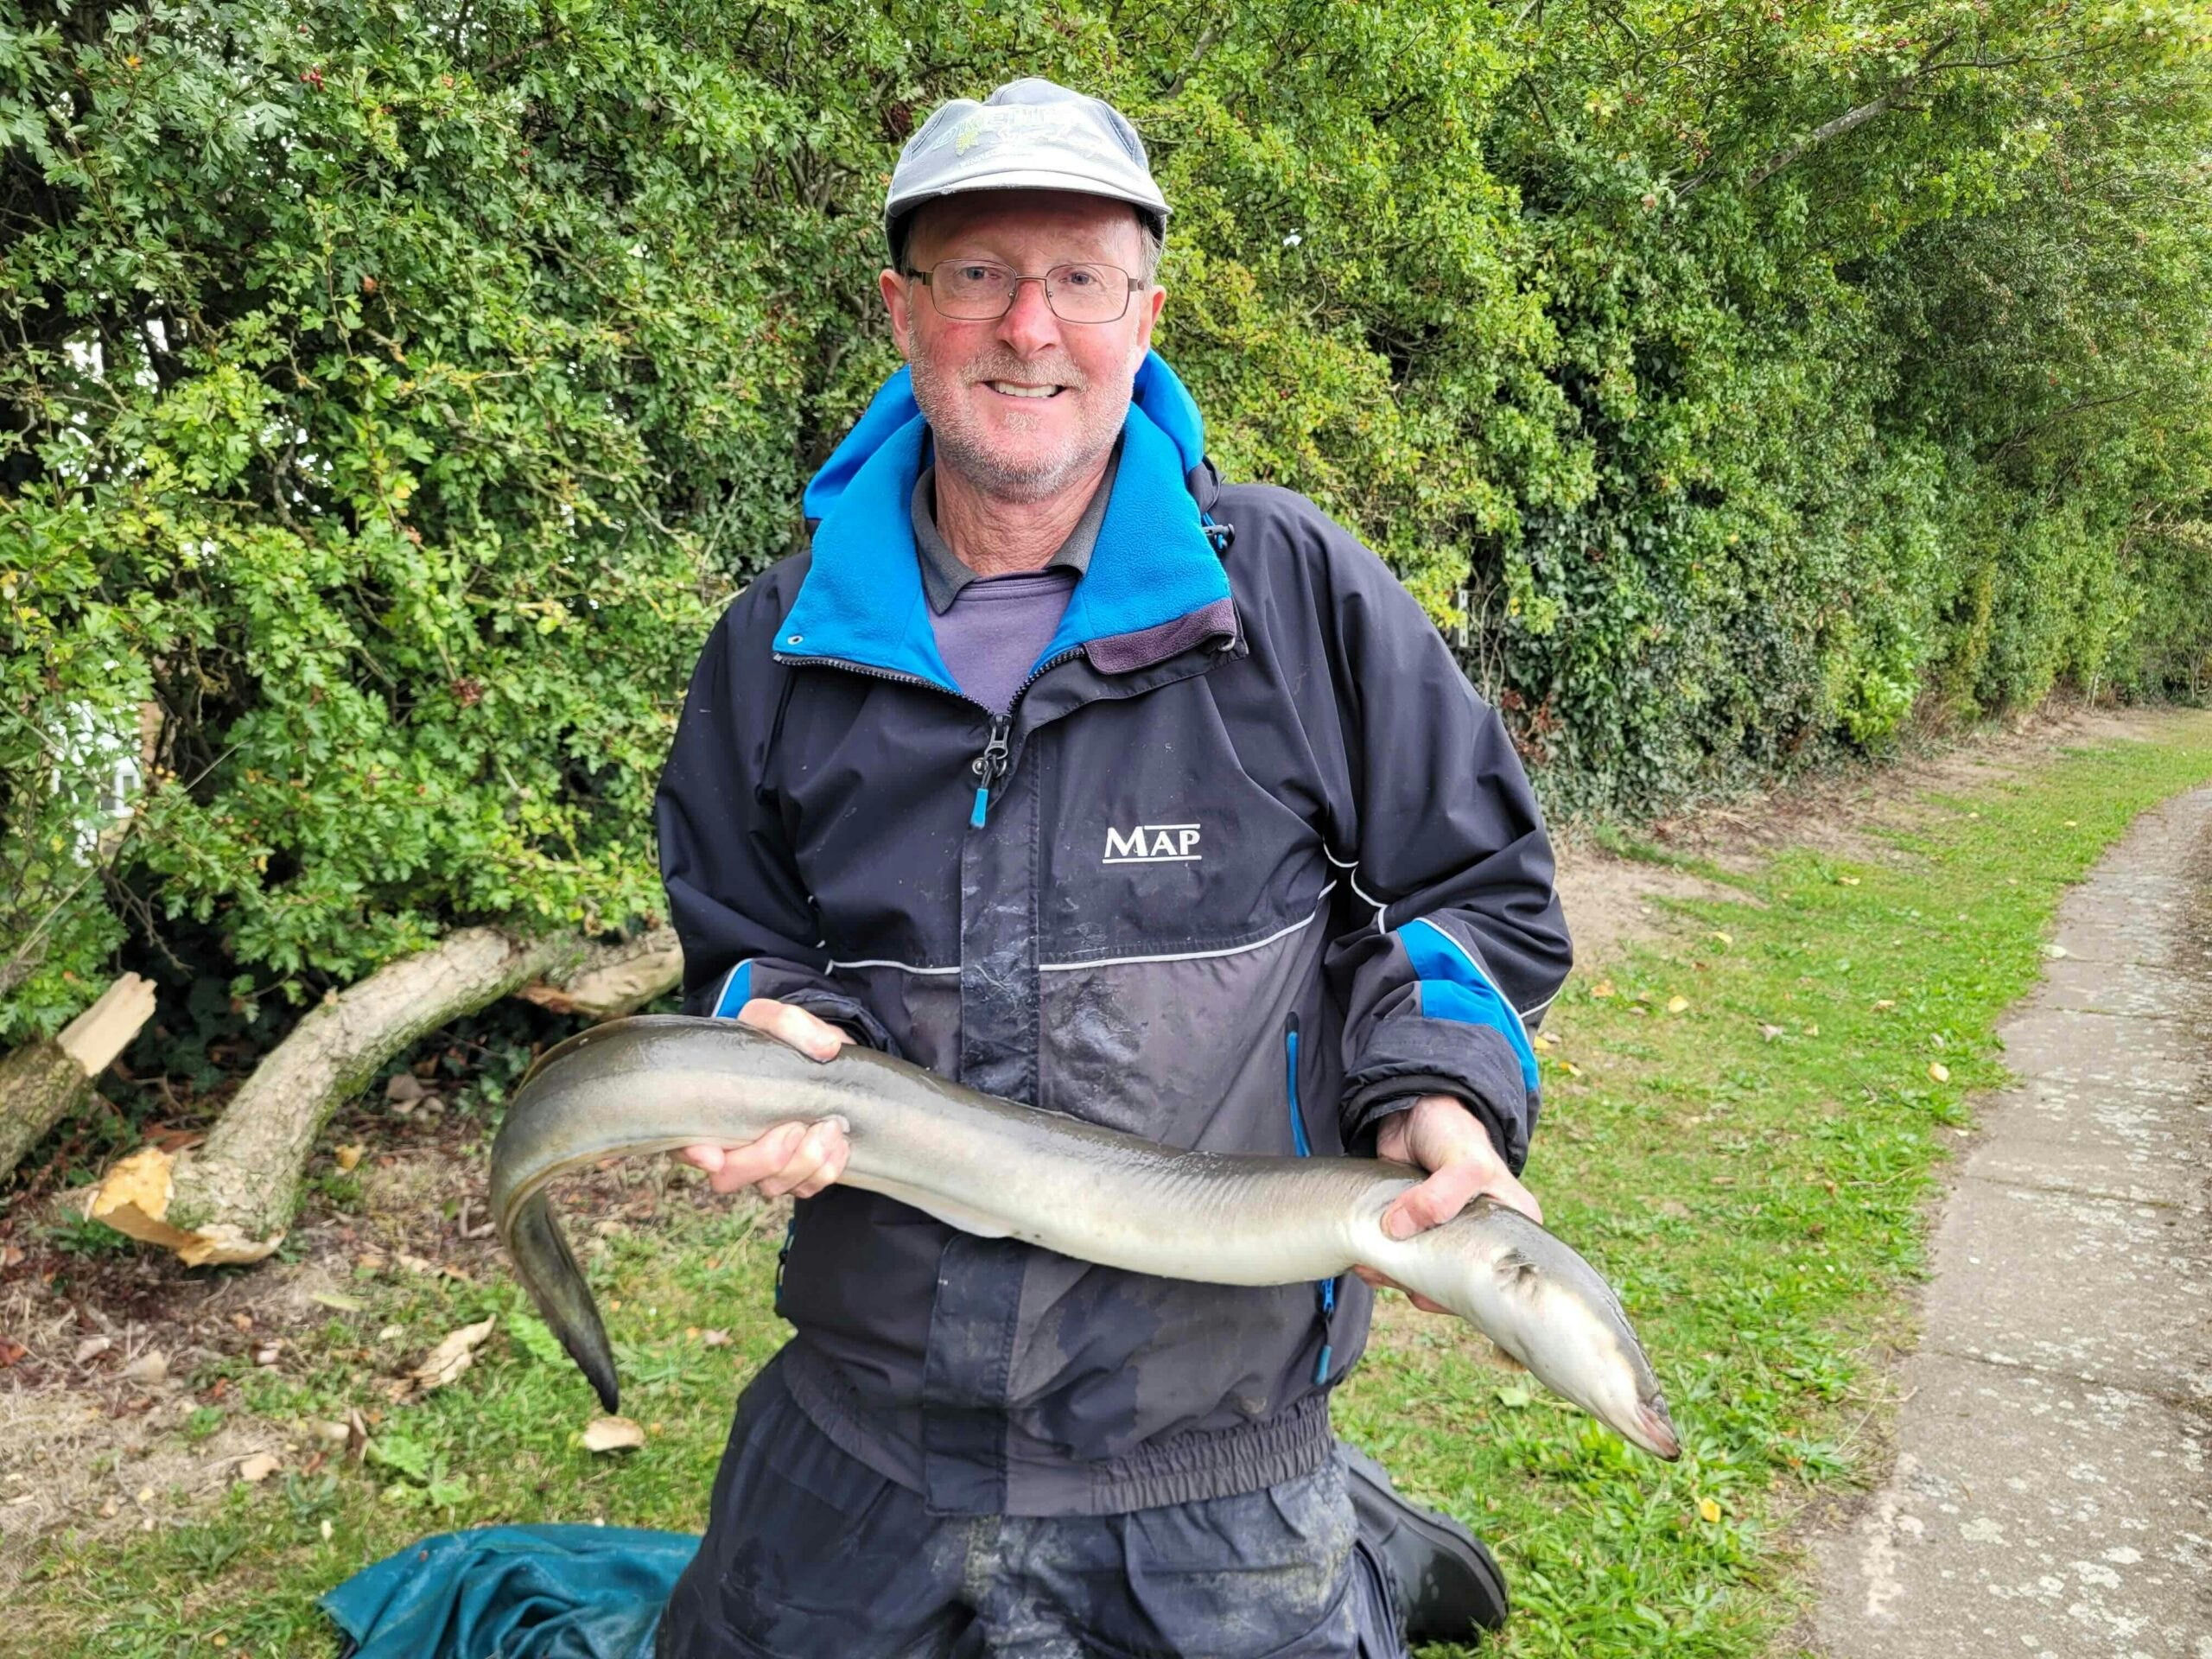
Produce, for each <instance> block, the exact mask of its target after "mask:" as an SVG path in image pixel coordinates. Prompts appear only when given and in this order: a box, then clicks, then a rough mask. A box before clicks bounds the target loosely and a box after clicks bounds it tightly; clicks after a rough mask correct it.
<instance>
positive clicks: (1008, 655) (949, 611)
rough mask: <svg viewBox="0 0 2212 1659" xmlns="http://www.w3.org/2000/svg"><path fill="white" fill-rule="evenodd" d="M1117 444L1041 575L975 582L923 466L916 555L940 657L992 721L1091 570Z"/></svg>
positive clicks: (932, 477) (933, 470)
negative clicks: (945, 529)
mask: <svg viewBox="0 0 2212 1659" xmlns="http://www.w3.org/2000/svg"><path fill="white" fill-rule="evenodd" d="M1121 463H1122V448H1121V445H1120V443H1119V442H1116V444H1115V446H1114V452H1113V454H1111V455H1109V457H1108V458H1107V461H1106V471H1105V473H1104V474H1103V476H1102V477H1101V478H1100V479H1099V480H1098V487H1097V488H1096V490H1094V491H1093V492H1091V496H1090V502H1089V504H1088V505H1085V506H1084V510H1083V517H1082V518H1079V519H1077V521H1076V526H1075V528H1074V529H1073V530H1072V531H1069V532H1068V538H1067V540H1066V541H1065V543H1062V544H1061V546H1060V550H1059V551H1058V552H1057V553H1055V554H1053V555H1052V558H1051V559H1050V560H1049V561H1047V562H1046V565H1045V568H1044V569H1041V570H1020V571H1016V572H1014V574H1013V575H1005V576H979V575H976V573H975V572H974V571H973V570H970V569H968V567H967V566H965V565H964V564H963V563H961V562H960V560H959V557H958V556H957V555H956V554H955V553H954V552H953V550H952V549H951V548H950V547H949V546H947V545H946V543H945V540H944V537H943V536H941V535H940V534H938V527H937V467H936V466H935V465H934V464H933V463H931V464H928V465H925V466H924V467H923V468H922V471H921V475H920V476H919V477H918V478H917V479H916V480H914V496H913V517H914V553H915V556H916V557H917V558H918V560H919V561H920V563H921V567H922V589H923V592H924V593H925V594H926V595H927V597H928V600H929V607H930V621H931V625H932V626H934V627H935V628H936V630H937V650H938V656H940V657H942V658H944V665H945V667H946V668H948V669H950V671H952V680H953V683H954V684H956V685H957V686H958V687H959V688H960V689H961V690H962V691H963V692H965V693H966V694H967V695H968V696H970V697H972V698H974V699H975V700H976V702H980V703H982V705H983V707H984V708H986V709H989V710H990V711H991V712H992V713H993V714H995V715H1002V714H1004V713H1006V712H1007V707H1008V706H1009V705H1010V704H1011V703H1012V702H1014V693H1015V692H1016V691H1019V690H1020V689H1021V683H1022V682H1023V681H1024V680H1026V679H1027V678H1028V677H1029V671H1030V670H1031V669H1033V668H1034V667H1035V666H1036V665H1037V658H1039V656H1041V655H1043V653H1044V650H1045V647H1046V645H1050V644H1052V636H1053V634H1055V633H1057V632H1058V631H1059V626H1060V618H1061V617H1062V616H1063V615H1065V613H1066V612H1067V608H1068V595H1069V594H1072V593H1073V592H1074V591H1075V585H1076V583H1077V582H1080V581H1082V580H1083V576H1084V572H1085V571H1086V570H1087V569H1090V550H1091V548H1092V546H1093V545H1094V544H1095V543H1096V542H1097V540H1098V527H1099V525H1100V524H1103V523H1104V522H1105V518H1106V503H1107V499H1108V498H1109V496H1110V495H1111V494H1112V493H1113V490H1114V475H1115V474H1116V472H1118V471H1119V470H1120V468H1121Z"/></svg>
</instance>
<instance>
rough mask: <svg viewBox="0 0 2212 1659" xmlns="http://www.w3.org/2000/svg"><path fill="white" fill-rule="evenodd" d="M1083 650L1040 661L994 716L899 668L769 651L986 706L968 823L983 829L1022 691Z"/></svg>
mask: <svg viewBox="0 0 2212 1659" xmlns="http://www.w3.org/2000/svg"><path fill="white" fill-rule="evenodd" d="M1081 649H1082V647H1080V646H1077V647H1075V648H1074V649H1073V650H1069V651H1064V652H1061V653H1060V654H1059V655H1058V656H1057V657H1054V658H1051V659H1050V660H1049V661H1046V662H1042V663H1039V664H1037V666H1036V667H1035V668H1034V669H1033V670H1031V671H1030V674H1029V677H1028V678H1027V679H1026V680H1024V681H1023V682H1022V683H1021V684H1020V686H1019V687H1018V688H1016V690H1015V691H1014V701H1013V702H1010V703H1008V704H1007V712H1006V713H1005V714H1003V715H994V714H992V713H991V711H990V710H989V709H983V705H982V703H980V702H976V700H975V699H974V698H973V697H970V696H965V695H963V693H961V692H958V691H947V690H945V688H944V687H943V686H941V685H939V684H938V683H937V682H936V681H934V680H925V679H924V678H923V677H921V676H920V675H918V674H901V673H899V671H897V670H896V669H891V668H874V667H871V666H869V665H868V664H866V663H855V662H853V661H850V660H849V659H848V658H842V657H786V656H785V654H784V653H783V652H780V651H778V652H770V653H769V654H770V655H771V656H772V657H773V658H775V660H776V661H778V662H779V663H782V664H785V666H787V667H791V668H842V669H843V670H844V671H846V672H847V673H849V674H860V675H864V676H866V677H868V678H869V679H871V680H889V681H890V682H891V683H893V684H894V685H918V686H920V687H921V688H922V689H923V690H926V691H940V692H944V695H945V696H949V697H957V698H958V699H959V700H960V701H961V702H964V703H966V704H968V705H969V707H970V708H973V709H982V710H983V713H984V715H986V716H987V717H988V720H989V721H990V724H989V727H988V729H987V732H986V734H985V736H984V739H983V749H982V753H980V754H978V755H977V756H976V758H975V759H974V760H971V761H969V763H968V764H969V769H970V770H972V771H973V772H975V774H976V805H975V810H973V811H971V812H970V813H969V815H968V822H969V824H970V825H971V826H973V827H974V828H976V829H982V827H983V814H984V812H985V810H987V809H988V807H989V805H990V800H991V791H992V789H993V787H994V786H995V785H997V783H998V781H999V779H1001V778H1003V777H1004V776H1005V775H1006V770H1007V757H1008V754H1009V753H1010V750H1011V748H1012V741H1011V740H1012V738H1013V734H1014V704H1016V703H1019V702H1020V701H1021V694H1022V693H1023V692H1024V691H1027V690H1029V688H1030V687H1031V686H1033V685H1034V684H1036V683H1037V680H1038V677H1039V676H1040V675H1041V674H1043V673H1044V672H1045V671H1046V670H1047V669H1050V668H1057V667H1058V666H1059V664H1062V663H1065V662H1066V661H1067V660H1068V658H1071V657H1072V656H1074V655H1075V654H1076V652H1077V651H1079V650H1081Z"/></svg>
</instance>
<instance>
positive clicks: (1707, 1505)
mask: <svg viewBox="0 0 2212 1659" xmlns="http://www.w3.org/2000/svg"><path fill="white" fill-rule="evenodd" d="M1697 1512H1698V1516H1699V1518H1700V1520H1702V1521H1703V1522H1705V1523H1706V1524H1707V1526H1712V1525H1714V1524H1717V1523H1718V1522H1719V1519H1720V1506H1719V1504H1718V1503H1714V1502H1713V1500H1712V1499H1711V1498H1709V1497H1700V1499H1698V1501H1697Z"/></svg>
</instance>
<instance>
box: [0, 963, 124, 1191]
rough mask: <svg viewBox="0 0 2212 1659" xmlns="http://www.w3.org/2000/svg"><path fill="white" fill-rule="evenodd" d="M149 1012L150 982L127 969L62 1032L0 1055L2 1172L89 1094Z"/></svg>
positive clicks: (8, 1170)
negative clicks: (0, 1057)
mask: <svg viewBox="0 0 2212 1659" xmlns="http://www.w3.org/2000/svg"><path fill="white" fill-rule="evenodd" d="M153 1012H154V987H153V982H151V981H150V980H144V979H141V978H140V977H139V976H137V975H136V974H125V975H124V976H123V977H122V978H121V979H118V980H117V981H116V982H115V983H114V984H112V985H111V986H109V987H108V988H107V989H105V991H103V992H101V993H100V995H99V1001H96V1002H94V1003H93V1004H92V1007H89V1008H86V1010H85V1011H84V1012H83V1013H82V1014H79V1015H78V1016H77V1017H76V1018H75V1019H74V1020H71V1021H70V1022H69V1023H68V1024H67V1025H66V1026H64V1027H62V1028H61V1033H60V1035H59V1036H57V1037H53V1038H43V1039H40V1040H39V1041H37V1042H35V1043H28V1044H26V1045H24V1046H22V1048H19V1049H17V1050H16V1052H14V1053H12V1054H10V1055H9V1056H8V1058H6V1059H4V1060H0V1177H5V1176H6V1175H7V1173H9V1172H10V1170H12V1169H14V1168H15V1166H16V1165H17V1164H18V1163H19V1162H21V1161H22V1156H23V1154H25V1153H27V1152H29V1150H30V1149H31V1148H32V1147H35V1146H36V1145H37V1144H38V1143H39V1141H41V1139H42V1138H44V1136H45V1135H46V1132H47V1131H48V1129H50V1128H53V1127H54V1125H55V1124H56V1123H59V1122H60V1121H61V1120H62V1119H63V1118H65V1117H67V1116H69V1114H70V1113H72V1112H73V1111H75V1110H76V1109H78V1108H79V1106H81V1105H83V1104H84V1103H86V1101H88V1100H90V1099H91V1098H92V1079H93V1078H95V1077H99V1074H100V1073H101V1072H103V1071H106V1070H107V1069H108V1067H109V1066H111V1065H113V1064H114V1063H115V1057H116V1056H117V1055H118V1054H120V1053H122V1052H123V1051H124V1049H125V1048H126V1047H128V1046H130V1039H132V1038H133V1037H136V1036H137V1034H138V1028H139V1027H141V1026H143V1025H144V1024H145V1023H146V1021H147V1020H149V1018H151V1017H152V1015H153Z"/></svg>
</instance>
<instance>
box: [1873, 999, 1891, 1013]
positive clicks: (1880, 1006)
mask: <svg viewBox="0 0 2212 1659" xmlns="http://www.w3.org/2000/svg"><path fill="white" fill-rule="evenodd" d="M1894 1007H1897V1003H1896V1001H1894V1000H1892V999H1891V998H1890V997H1886V996H1885V997H1884V998H1883V999H1882V1000H1881V1001H1878V1002H1877V1003H1876V1004H1875V1005H1874V1012H1875V1013H1877V1014H1887V1013H1888V1012H1889V1011H1890V1010H1891V1008H1894Z"/></svg>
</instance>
